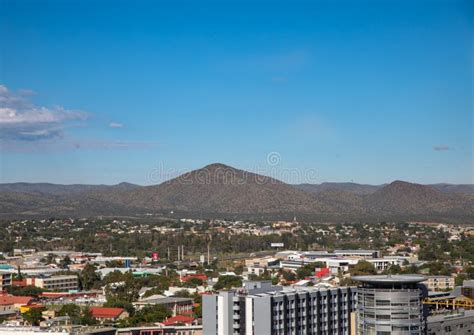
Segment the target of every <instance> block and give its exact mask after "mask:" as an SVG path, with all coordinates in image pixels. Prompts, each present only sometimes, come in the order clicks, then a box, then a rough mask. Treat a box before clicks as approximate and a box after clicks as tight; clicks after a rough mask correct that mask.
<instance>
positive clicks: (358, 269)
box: [349, 260, 377, 276]
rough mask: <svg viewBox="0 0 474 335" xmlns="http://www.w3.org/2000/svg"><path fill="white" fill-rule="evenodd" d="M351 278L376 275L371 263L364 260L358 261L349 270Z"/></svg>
mask: <svg viewBox="0 0 474 335" xmlns="http://www.w3.org/2000/svg"><path fill="white" fill-rule="evenodd" d="M349 272H350V274H351V276H366V275H374V274H376V273H377V271H376V270H375V267H374V266H373V265H372V263H369V262H367V261H365V260H360V261H359V262H358V263H357V264H356V265H354V266H353V267H352V269H350V270H349Z"/></svg>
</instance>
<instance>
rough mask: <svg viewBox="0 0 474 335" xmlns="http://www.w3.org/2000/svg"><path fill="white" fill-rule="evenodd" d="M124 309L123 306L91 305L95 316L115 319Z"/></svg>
mask: <svg viewBox="0 0 474 335" xmlns="http://www.w3.org/2000/svg"><path fill="white" fill-rule="evenodd" d="M123 311H124V309H123V308H116V307H91V313H92V316H93V317H94V318H101V319H114V318H117V317H119V315H120V314H122V313H123Z"/></svg>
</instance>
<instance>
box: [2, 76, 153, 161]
mask: <svg viewBox="0 0 474 335" xmlns="http://www.w3.org/2000/svg"><path fill="white" fill-rule="evenodd" d="M34 95H36V92H34V91H32V90H18V91H11V90H10V89H8V88H7V87H6V86H4V85H1V84H0V149H1V150H6V151H19V152H41V151H56V150H113V149H151V148H155V147H157V146H159V145H161V143H159V142H154V141H130V140H125V141H124V140H120V139H102V138H97V139H93V138H90V137H88V138H77V137H75V136H72V135H71V134H70V132H69V131H68V130H70V129H71V128H80V127H84V126H87V124H85V123H84V122H85V121H86V120H87V119H89V117H90V114H89V113H86V112H82V111H75V110H70V109H66V108H63V107H52V108H50V107H44V106H38V105H35V104H34V103H33V102H32V101H31V97H32V96H34ZM108 126H109V127H110V128H123V126H124V125H123V124H122V123H118V122H111V123H110V124H109V125H108Z"/></svg>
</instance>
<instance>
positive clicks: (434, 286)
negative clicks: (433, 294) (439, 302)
mask: <svg viewBox="0 0 474 335" xmlns="http://www.w3.org/2000/svg"><path fill="white" fill-rule="evenodd" d="M423 284H425V285H426V287H427V288H428V291H449V290H453V289H454V277H451V276H428V277H426V280H425V281H424V282H423Z"/></svg>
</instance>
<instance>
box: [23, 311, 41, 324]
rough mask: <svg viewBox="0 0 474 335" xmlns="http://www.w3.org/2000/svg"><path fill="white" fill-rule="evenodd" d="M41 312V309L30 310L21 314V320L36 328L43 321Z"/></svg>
mask: <svg viewBox="0 0 474 335" xmlns="http://www.w3.org/2000/svg"><path fill="white" fill-rule="evenodd" d="M42 311H43V309H42V308H30V310H29V311H28V312H25V313H23V319H24V320H25V321H27V322H28V323H29V324H31V325H32V326H38V325H39V323H40V321H42V320H43V316H42V314H41V312H42Z"/></svg>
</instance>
